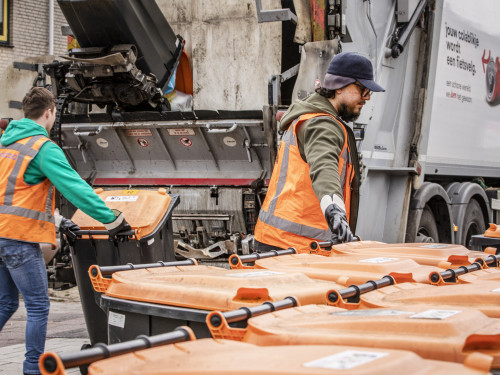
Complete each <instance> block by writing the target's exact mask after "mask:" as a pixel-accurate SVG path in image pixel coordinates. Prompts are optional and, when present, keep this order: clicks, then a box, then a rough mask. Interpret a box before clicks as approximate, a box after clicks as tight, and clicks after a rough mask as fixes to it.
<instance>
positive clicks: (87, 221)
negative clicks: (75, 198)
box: [71, 188, 172, 239]
mask: <svg viewBox="0 0 500 375" xmlns="http://www.w3.org/2000/svg"><path fill="white" fill-rule="evenodd" d="M95 192H96V193H97V194H98V195H99V197H100V198H101V199H102V200H103V201H104V202H105V203H106V206H108V207H109V208H115V209H117V210H119V211H121V212H123V216H124V217H125V219H126V220H127V222H128V223H129V224H130V226H131V227H132V229H134V230H136V231H137V238H138V239H140V238H142V237H145V236H147V235H149V234H151V233H152V232H154V230H155V229H156V228H157V227H158V225H159V224H160V222H161V221H162V219H163V217H164V216H165V214H166V213H167V211H168V208H169V206H170V202H171V200H172V199H171V198H170V196H169V195H168V194H167V191H166V190H165V189H164V188H160V189H158V190H135V189H134V190H103V189H96V191H95ZM71 220H72V221H73V222H75V223H76V224H77V225H78V226H79V227H80V229H82V230H106V228H105V227H104V225H103V224H102V223H100V222H98V221H97V220H94V219H92V218H91V217H90V216H88V215H87V214H85V213H83V212H82V211H81V210H77V211H76V212H75V214H74V215H73V218H72V219H71Z"/></svg>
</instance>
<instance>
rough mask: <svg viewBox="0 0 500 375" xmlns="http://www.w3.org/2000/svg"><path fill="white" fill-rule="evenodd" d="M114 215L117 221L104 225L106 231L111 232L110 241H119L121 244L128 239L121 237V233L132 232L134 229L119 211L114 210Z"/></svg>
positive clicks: (124, 236) (125, 236)
mask: <svg viewBox="0 0 500 375" xmlns="http://www.w3.org/2000/svg"><path fill="white" fill-rule="evenodd" d="M111 211H113V213H114V214H115V216H116V219H115V220H113V221H112V222H111V223H107V224H104V226H105V227H106V229H107V230H108V232H109V240H110V241H115V240H117V241H119V242H124V241H126V240H127V239H128V236H127V235H120V232H127V231H131V230H132V228H131V226H130V224H129V223H127V220H125V218H124V217H123V213H122V212H121V211H119V210H117V209H112V210H111Z"/></svg>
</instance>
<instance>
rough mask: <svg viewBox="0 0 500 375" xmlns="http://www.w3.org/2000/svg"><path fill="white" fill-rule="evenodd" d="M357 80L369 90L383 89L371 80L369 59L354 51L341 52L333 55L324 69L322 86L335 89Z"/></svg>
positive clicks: (371, 68) (371, 73)
mask: <svg viewBox="0 0 500 375" xmlns="http://www.w3.org/2000/svg"><path fill="white" fill-rule="evenodd" d="M355 81H358V82H359V83H361V84H362V85H363V86H365V87H366V88H367V89H368V90H370V91H375V92H380V91H385V90H384V89H383V88H382V87H381V86H380V85H378V84H377V83H376V82H375V81H374V80H373V67H372V63H371V62H370V60H368V59H367V58H366V57H364V56H362V55H360V54H359V53H356V52H342V53H339V54H338V55H335V56H334V57H333V59H332V61H330V65H329V66H328V70H327V71H326V76H325V82H324V85H323V87H324V88H325V89H329V90H337V89H340V88H342V87H345V86H347V85H349V84H351V83H354V82H355Z"/></svg>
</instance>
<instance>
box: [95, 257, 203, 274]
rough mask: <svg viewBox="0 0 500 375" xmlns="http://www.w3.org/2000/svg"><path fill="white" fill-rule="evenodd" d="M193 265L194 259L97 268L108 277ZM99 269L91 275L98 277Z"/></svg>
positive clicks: (194, 263)
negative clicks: (117, 273) (144, 270)
mask: <svg viewBox="0 0 500 375" xmlns="http://www.w3.org/2000/svg"><path fill="white" fill-rule="evenodd" d="M193 265H196V261H195V260H194V259H187V260H182V261H178V262H163V261H161V260H160V261H158V262H156V263H143V264H132V263H127V264H124V265H120V266H106V267H99V266H97V268H98V269H99V271H101V275H102V276H107V275H112V274H113V273H115V272H120V271H129V270H139V269H144V268H157V267H178V266H193ZM97 268H92V271H91V273H92V276H93V277H97Z"/></svg>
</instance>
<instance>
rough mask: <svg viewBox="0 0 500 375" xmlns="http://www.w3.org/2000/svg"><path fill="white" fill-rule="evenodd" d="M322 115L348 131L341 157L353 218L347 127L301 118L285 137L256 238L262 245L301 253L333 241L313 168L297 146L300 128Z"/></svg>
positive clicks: (307, 116) (312, 115) (347, 202)
mask: <svg viewBox="0 0 500 375" xmlns="http://www.w3.org/2000/svg"><path fill="white" fill-rule="evenodd" d="M320 116H329V117H331V118H333V119H334V120H335V121H337V122H338V123H339V124H340V126H341V127H342V130H343V131H344V137H345V141H344V145H343V146H342V151H341V153H340V155H339V175H340V182H341V187H342V190H343V193H344V203H345V207H346V214H347V219H348V220H349V218H350V209H351V189H352V186H351V184H352V179H353V177H354V169H353V166H352V164H351V160H350V148H349V144H348V136H347V131H346V128H345V126H344V124H342V122H340V121H339V120H338V119H336V118H335V117H334V116H332V115H330V114H327V113H308V114H305V115H302V116H300V117H299V118H297V119H296V120H295V121H294V122H293V123H292V124H291V125H290V128H289V129H288V130H287V132H286V133H285V134H284V135H283V139H282V141H281V144H280V148H279V150H278V156H277V158H276V163H275V165H274V169H273V174H272V176H271V181H270V183H269V187H268V190H267V195H266V199H265V200H264V204H263V205H262V208H261V210H260V213H259V220H258V221H257V225H256V226H255V233H254V236H255V239H256V240H257V241H259V242H262V243H264V244H266V245H270V246H276V247H279V248H289V247H294V248H295V249H296V250H297V251H307V250H308V249H309V244H310V243H311V241H314V240H316V241H329V240H331V238H332V233H331V231H330V229H329V228H328V223H327V222H326V219H325V216H324V215H323V212H322V210H321V207H320V202H319V200H318V198H317V197H316V194H315V193H314V190H313V187H312V181H311V177H310V175H309V165H308V164H307V163H306V162H305V161H304V160H303V159H302V157H301V155H300V152H299V147H298V145H297V132H298V129H299V128H300V126H301V125H302V124H303V123H304V122H305V121H307V120H309V119H312V118H315V117H320Z"/></svg>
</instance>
